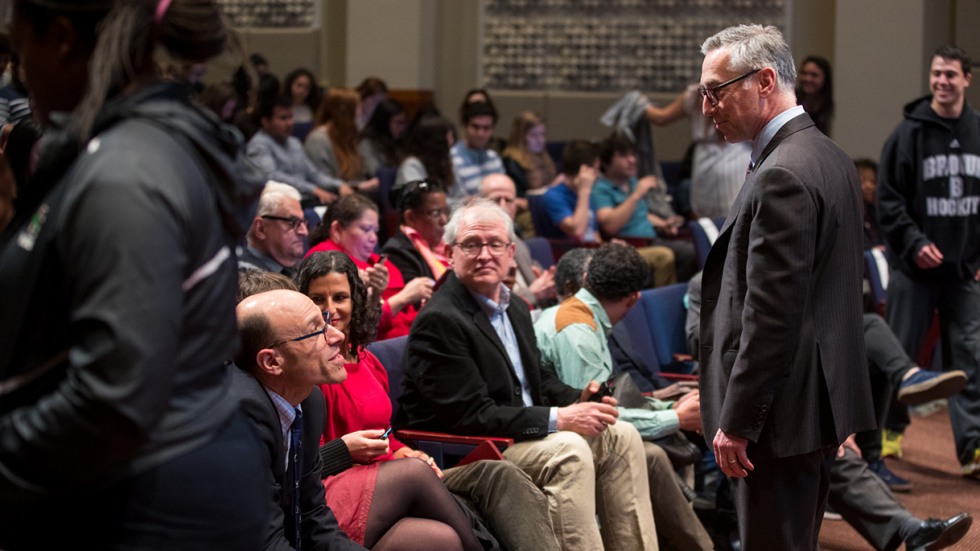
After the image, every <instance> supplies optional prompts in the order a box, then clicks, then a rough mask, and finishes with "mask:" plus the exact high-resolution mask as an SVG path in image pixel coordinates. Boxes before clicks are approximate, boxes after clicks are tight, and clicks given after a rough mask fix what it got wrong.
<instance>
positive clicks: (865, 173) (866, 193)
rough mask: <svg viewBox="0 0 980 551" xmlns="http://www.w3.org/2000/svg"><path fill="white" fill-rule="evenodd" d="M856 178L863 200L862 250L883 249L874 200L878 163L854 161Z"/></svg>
mask: <svg viewBox="0 0 980 551" xmlns="http://www.w3.org/2000/svg"><path fill="white" fill-rule="evenodd" d="M854 167H855V168H857V171H858V177H859V178H860V179H861V198H862V199H863V200H864V248H865V250H868V249H881V250H884V248H885V241H884V239H883V238H882V236H881V230H880V229H878V214H877V209H876V208H875V199H876V197H877V195H878V163H876V162H874V161H872V160H871V159H855V161H854Z"/></svg>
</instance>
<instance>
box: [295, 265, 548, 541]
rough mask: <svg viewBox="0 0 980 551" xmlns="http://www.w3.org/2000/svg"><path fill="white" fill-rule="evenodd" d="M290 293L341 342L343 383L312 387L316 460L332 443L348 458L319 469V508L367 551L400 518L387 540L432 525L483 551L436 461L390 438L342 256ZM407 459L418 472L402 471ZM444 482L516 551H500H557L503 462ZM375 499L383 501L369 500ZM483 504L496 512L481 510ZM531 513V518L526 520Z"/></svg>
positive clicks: (452, 474) (541, 505) (537, 500)
mask: <svg viewBox="0 0 980 551" xmlns="http://www.w3.org/2000/svg"><path fill="white" fill-rule="evenodd" d="M296 283H297V286H298V288H299V290H300V292H301V293H304V294H306V295H307V296H309V297H310V298H311V299H312V300H313V303H314V304H316V305H317V306H318V307H319V308H320V309H321V311H322V312H323V316H324V319H326V320H329V321H328V323H329V324H330V325H331V326H333V327H335V328H336V329H338V330H339V331H340V332H341V333H343V334H344V342H343V343H342V344H341V346H340V349H341V350H342V351H343V352H342V353H343V354H344V357H345V360H346V363H345V365H344V367H345V369H346V370H347V378H346V380H344V381H343V382H342V383H340V384H325V385H320V390H321V391H322V392H323V396H324V398H325V401H326V409H327V420H326V426H325V427H324V431H323V437H322V438H323V441H324V442H326V443H325V444H324V445H323V446H322V447H321V457H323V456H325V455H327V454H331V452H328V451H327V450H328V447H334V448H335V446H331V444H330V442H331V441H336V439H341V440H342V441H343V442H344V444H345V447H346V450H347V453H348V455H349V461H348V463H347V464H346V465H343V464H341V463H339V462H338V461H336V460H334V461H329V460H325V461H324V472H323V474H324V476H325V477H326V480H325V481H324V486H325V488H326V495H327V505H328V506H329V507H330V509H331V510H333V511H334V513H335V515H336V516H337V519H338V521H339V523H340V526H341V528H343V529H344V531H345V532H347V533H348V534H349V535H350V536H351V538H352V539H354V540H355V541H358V542H363V543H364V544H365V545H366V546H367V547H372V546H373V545H375V544H376V543H377V542H378V541H382V540H383V539H387V538H388V536H387V535H384V536H383V538H381V536H382V534H381V533H380V532H381V529H380V527H381V526H385V525H386V519H392V518H402V520H400V521H399V522H398V523H397V524H395V525H394V526H392V527H391V528H390V529H389V530H399V531H400V530H401V528H398V525H399V524H407V525H409V526H416V525H417V527H416V528H409V529H408V530H411V531H410V532H408V534H409V535H408V536H406V535H405V534H404V533H400V532H399V536H398V537H399V538H400V540H399V541H402V542H404V541H406V540H409V541H411V540H412V539H414V538H421V537H424V536H425V531H426V530H428V529H427V528H425V526H426V525H427V524H431V523H432V521H438V522H441V523H442V524H444V525H448V526H451V527H452V528H453V529H454V530H456V532H457V533H458V534H459V539H460V541H461V542H462V544H463V547H462V548H463V549H467V550H469V549H474V548H475V549H483V547H481V546H480V544H479V542H477V538H476V536H474V534H473V530H472V529H470V526H469V524H466V519H465V517H462V515H463V513H462V511H461V510H460V509H459V508H458V507H457V506H456V504H455V503H454V502H453V499H452V497H451V496H450V494H449V490H453V488H455V487H459V486H448V488H449V490H447V486H444V485H443V484H441V483H439V478H443V477H444V473H443V472H442V471H441V470H440V469H439V467H438V466H437V465H436V464H435V461H433V459H432V458H431V457H429V456H428V455H427V454H426V453H424V452H422V451H420V450H414V449H412V448H411V447H409V446H406V445H405V444H404V443H402V442H401V441H399V440H398V439H397V438H396V437H395V436H394V435H393V434H392V433H391V425H390V423H391V414H392V408H391V402H390V400H389V398H388V375H387V372H386V371H385V368H384V366H383V365H381V362H380V361H379V360H378V358H377V357H375V356H374V354H372V353H371V352H370V351H368V350H367V349H366V348H365V347H366V346H367V344H369V343H370V342H371V341H372V340H374V335H375V332H376V327H377V319H378V316H379V308H377V307H376V303H374V302H372V301H370V300H369V299H368V290H367V287H366V286H365V284H364V282H363V280H362V279H361V277H359V274H358V268H357V266H356V265H355V263H354V262H353V260H351V259H350V258H349V257H348V256H347V255H345V254H343V253H342V252H340V251H328V252H318V253H314V254H312V255H310V256H308V257H307V258H306V259H305V260H304V261H303V263H302V264H301V265H300V268H299V272H298V274H297V276H296ZM385 427H387V430H386V429H385ZM332 455H334V456H336V454H332ZM407 458H417V459H419V460H421V461H422V462H424V463H420V462H419V461H402V459H407ZM447 473H448V474H447V481H446V482H447V484H449V482H453V483H454V484H455V483H458V484H459V485H460V486H462V485H465V486H466V488H465V489H462V490H461V491H460V492H459V493H461V494H463V495H464V496H465V497H466V498H467V499H468V500H469V501H471V502H473V503H475V504H477V507H478V508H479V509H481V511H480V513H481V514H483V516H484V517H485V518H487V519H488V522H489V523H490V524H491V528H492V529H493V528H496V530H495V532H496V533H497V534H500V535H502V536H508V535H510V534H511V533H515V534H516V536H515V541H518V542H521V543H523V544H524V547H521V546H517V547H514V546H512V545H507V546H506V547H507V548H508V549H521V548H523V549H544V550H548V549H557V543H556V542H555V541H554V536H553V534H551V533H550V531H548V530H546V529H545V530H542V526H550V521H549V519H548V516H547V514H546V513H545V511H546V509H547V503H546V502H545V497H544V495H542V494H541V493H540V492H539V491H538V490H537V488H535V487H534V485H533V484H531V482H530V480H528V479H527V478H526V477H525V476H524V475H523V473H521V472H520V470H519V469H518V468H517V467H516V466H514V465H513V464H511V463H509V462H507V461H477V462H475V463H471V464H469V465H466V466H464V467H456V468H454V469H449V470H448V471H447ZM378 495H384V498H383V499H380V498H379V499H374V497H375V496H378ZM495 496H504V497H499V498H495ZM490 501H494V502H493V503H492V504H489V505H486V504H487V503H488V502H490ZM481 504H485V505H482V506H481ZM529 504H530V505H529ZM531 507H533V509H534V511H525V510H524V509H525V508H531ZM516 516H521V517H526V518H527V519H528V520H527V521H526V522H524V523H522V524H520V525H518V524H517V523H516V522H511V521H510V519H513V518H514V517H516ZM460 517H462V518H463V520H462V521H461V520H460ZM406 519H408V520H406ZM419 519H426V522H423V521H421V520H419ZM541 523H544V524H541ZM521 526H528V527H529V529H530V530H531V531H534V532H535V534H533V535H526V534H523V533H521V532H522V531H521ZM438 528H444V527H438ZM416 531H417V532H418V535H415V534H416ZM379 538H381V539H379ZM491 539H492V538H491ZM474 545H475V546H476V547H474ZM418 548H419V549H443V548H444V547H442V546H439V545H427V546H420V547H418Z"/></svg>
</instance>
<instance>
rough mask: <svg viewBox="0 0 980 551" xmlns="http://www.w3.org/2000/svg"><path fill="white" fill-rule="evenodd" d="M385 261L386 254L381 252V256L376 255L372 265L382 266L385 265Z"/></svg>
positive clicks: (386, 259)
mask: <svg viewBox="0 0 980 551" xmlns="http://www.w3.org/2000/svg"><path fill="white" fill-rule="evenodd" d="M387 261H388V255H387V254H382V255H381V256H379V257H378V261H377V262H375V263H374V265H375V266H384V265H385V262H387Z"/></svg>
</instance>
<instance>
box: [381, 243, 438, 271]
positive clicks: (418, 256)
mask: <svg viewBox="0 0 980 551" xmlns="http://www.w3.org/2000/svg"><path fill="white" fill-rule="evenodd" d="M381 252H382V253H384V254H387V255H388V259H389V260H390V261H391V262H392V263H393V264H394V265H395V266H397V267H398V269H399V270H400V271H401V273H402V279H404V280H405V283H408V282H409V281H412V280H413V279H415V278H417V277H428V278H431V279H435V276H434V275H433V274H432V268H429V264H428V263H426V261H425V259H424V258H422V253H420V252H419V250H418V249H416V248H415V245H413V244H412V240H411V239H409V238H408V236H407V235H405V234H404V233H403V232H402V231H401V230H398V231H397V232H395V235H392V236H391V238H390V239H388V241H387V242H386V243H385V246H384V247H382V249H381Z"/></svg>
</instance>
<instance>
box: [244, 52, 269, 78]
mask: <svg viewBox="0 0 980 551" xmlns="http://www.w3.org/2000/svg"><path fill="white" fill-rule="evenodd" d="M248 62H249V63H251V64H252V70H254V71H255V74H256V75H257V76H260V77H261V76H262V75H265V74H268V73H269V60H268V59H266V58H265V56H264V55H262V54H260V53H259V52H252V53H251V54H249V56H248Z"/></svg>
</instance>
